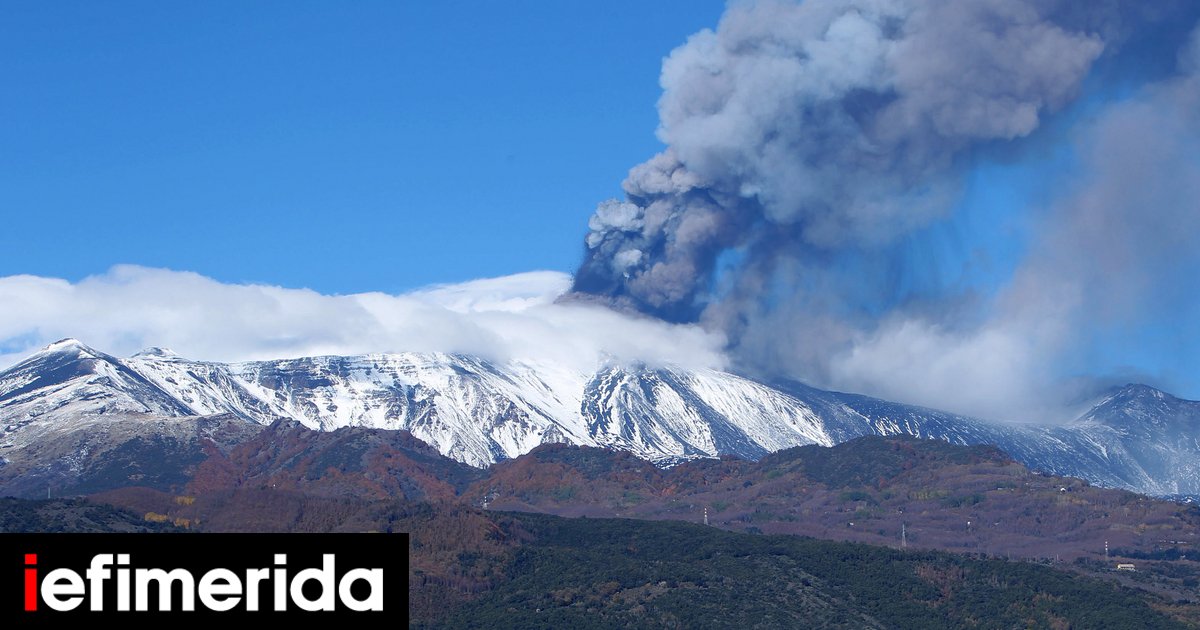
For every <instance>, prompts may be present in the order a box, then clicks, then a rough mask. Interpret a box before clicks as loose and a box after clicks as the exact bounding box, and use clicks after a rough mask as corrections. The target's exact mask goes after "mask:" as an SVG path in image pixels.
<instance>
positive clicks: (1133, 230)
mask: <svg viewBox="0 0 1200 630" xmlns="http://www.w3.org/2000/svg"><path fill="white" fill-rule="evenodd" d="M1147 4H1149V5H1150V6H1147ZM1197 15H1198V11H1197V8H1196V7H1193V6H1191V5H1189V4H1188V3H1176V2H1159V3H1138V2H1132V1H1130V2H1125V1H1119V0H1110V1H1106V2H1087V3H1081V2H1069V1H1066V0H1063V1H1057V2H1056V1H1046V0H979V1H974V2H951V1H947V0H825V1H821V0H810V1H808V2H804V3H796V2H783V1H769V0H764V1H759V2H735V3H732V4H731V5H730V7H729V8H728V10H727V11H726V14H725V15H724V16H723V18H722V19H721V22H720V24H719V25H718V27H717V28H716V30H715V31H709V30H705V31H701V32H700V33H697V34H695V35H693V36H692V37H691V38H690V39H689V40H688V41H687V43H686V44H684V45H683V46H681V47H679V48H678V49H676V50H675V51H673V52H672V53H671V54H670V56H669V57H668V58H667V59H665V60H664V63H663V70H662V78H661V83H662V87H663V95H662V97H661V99H660V101H659V104H658V109H659V114H660V127H659V129H658V136H659V138H660V139H661V140H662V141H663V142H664V144H665V145H666V147H667V148H666V149H665V150H664V151H663V152H662V153H660V154H659V155H657V156H654V157H653V158H651V159H650V160H649V161H647V162H645V163H643V164H641V165H638V166H635V167H634V168H633V169H631V171H630V174H629V177H628V178H627V179H626V180H625V182H624V184H623V189H624V191H625V193H626V199H625V200H610V201H606V202H604V203H602V204H600V206H599V207H598V208H597V210H596V212H595V214H594V215H593V217H592V218H591V220H590V221H589V225H588V227H589V233H588V235H587V239H586V255H585V260H584V262H583V264H582V265H581V267H580V269H579V271H578V273H577V274H576V278H575V283H574V290H575V291H576V292H577V293H582V294H590V295H592V296H601V297H603V298H605V299H607V300H610V301H611V302H612V303H614V304H616V305H618V306H621V307H624V308H633V309H637V310H640V311H643V312H646V313H650V314H653V315H655V316H658V317H661V318H663V319H666V320H669V321H682V322H691V321H699V322H702V323H703V324H704V325H705V326H706V327H707V328H709V329H710V330H716V331H721V332H722V333H724V334H725V335H726V336H727V337H728V338H729V339H730V352H731V353H732V355H733V356H734V358H735V360H736V361H738V362H739V364H740V366H741V368H742V369H743V370H745V371H748V372H752V373H757V374H758V375H760V376H767V377H795V378H801V379H804V380H807V381H810V382H814V383H816V384H820V385H825V386H831V387H839V388H845V389H854V390H857V391H866V392H870V393H874V394H878V395H884V396H888V397H892V398H897V399H901V400H908V401H912V402H918V403H923V404H930V405H936V406H942V407H947V408H951V409H955V410H959V411H965V412H969V413H975V414H979V415H986V416H1005V417H1017V416H1028V415H1030V414H1036V413H1039V412H1040V410H1042V409H1044V408H1045V407H1046V406H1047V405H1048V404H1053V403H1056V402H1058V401H1056V400H1055V401H1052V400H1050V398H1053V397H1055V396H1060V395H1061V394H1062V393H1063V391H1064V389H1063V387H1062V386H1061V383H1062V381H1063V379H1064V378H1065V377H1067V376H1070V375H1072V374H1070V372H1071V371H1072V370H1075V371H1079V372H1082V373H1089V372H1094V371H1095V370H1094V369H1093V368H1095V367H1096V366H1094V365H1088V361H1089V359H1088V357H1089V356H1090V355H1093V354H1095V353H1094V352H1093V351H1091V350H1090V348H1094V347H1097V346H1105V347H1111V346H1112V344H1113V343H1116V341H1115V340H1119V339H1120V338H1121V337H1122V335H1123V334H1124V335H1125V336H1128V334H1131V333H1136V332H1137V331H1144V330H1145V329H1146V328H1147V327H1148V326H1153V325H1161V326H1169V324H1170V323H1169V322H1164V321H1162V315H1160V313H1161V312H1163V310H1164V309H1173V312H1176V313H1178V312H1180V311H1181V310H1182V311H1187V309H1188V308H1192V307H1193V306H1194V305H1195V298H1192V297H1189V296H1187V295H1185V294H1186V292H1181V291H1180V290H1179V288H1178V286H1174V288H1172V286H1171V284H1172V283H1171V282H1164V278H1171V279H1178V278H1180V277H1181V273H1182V272H1184V271H1187V270H1189V269H1190V270H1195V269H1196V267H1195V266H1194V262H1195V260H1196V255H1195V254H1194V253H1193V252H1195V251H1197V249H1200V248H1197V247H1196V245H1197V244H1198V243H1197V241H1198V240H1200V237H1198V236H1197V234H1200V232H1197V231H1196V230H1195V227H1197V226H1196V225H1195V224H1196V221H1197V217H1200V212H1197V207H1196V201H1195V200H1196V199H1197V198H1198V197H1197V196H1196V195H1195V192H1196V191H1195V190H1194V188H1195V186H1196V184H1195V182H1197V181H1200V180H1198V179H1197V178H1196V175H1197V174H1198V173H1196V172H1195V169H1196V161H1197V157H1196V154H1195V149H1194V147H1195V146H1200V145H1197V144H1195V139H1196V129H1197V124H1196V120H1195V116H1193V115H1192V112H1195V111H1197V110H1196V108H1195V104H1196V103H1195V102H1194V98H1193V97H1194V94H1195V79H1194V78H1193V77H1194V75H1193V74H1192V73H1193V72H1194V71H1195V69H1196V67H1197V65H1200V62H1198V61H1197V59H1200V56H1197V53H1196V52H1195V51H1196V49H1197V47H1196V45H1195V44H1194V41H1193V43H1192V44H1191V47H1190V48H1185V49H1184V51H1183V52H1180V47H1181V45H1183V44H1184V41H1183V40H1184V37H1183V35H1184V34H1186V33H1187V32H1188V30H1189V29H1190V28H1191V26H1192V25H1194V24H1195V19H1196V16H1197ZM1189 107H1190V109H1189ZM1047 152H1050V153H1054V152H1059V153H1066V154H1068V155H1069V156H1070V157H1069V159H1068V160H1067V161H1068V162H1069V165H1067V166H1062V168H1061V169H1059V172H1056V173H1054V174H1053V177H1051V176H1049V175H1047V176H1045V177H1044V178H1043V179H1044V180H1045V181H1044V184H1045V185H1046V186H1048V187H1050V188H1051V189H1052V190H1053V193H1052V194H1051V195H1050V197H1051V199H1050V200H1049V201H1048V203H1046V204H1045V207H1032V206H1018V207H1012V208H1010V209H1008V212H1009V213H1011V214H1012V215H1014V216H1017V217H1020V222H1023V223H1026V224H1028V226H1029V229H1028V234H1029V236H1028V237H1027V238H1026V242H1024V243H1022V248H1021V249H1022V250H1023V253H1024V258H1023V259H1021V260H1020V261H1015V262H1014V263H1013V264H1012V267H1013V270H1012V272H1011V274H1010V276H1009V277H1008V278H1007V279H1005V280H1003V281H997V282H993V283H991V284H990V285H989V286H960V285H954V284H953V283H951V285H950V286H944V285H941V284H940V283H938V282H936V281H928V277H927V276H929V275H930V274H929V273H928V268H933V269H944V268H945V267H946V266H947V265H953V264H955V263H956V262H960V261H956V260H931V259H932V258H936V257H937V252H936V251H935V250H933V249H932V248H931V247H930V246H931V242H930V238H931V236H930V235H931V234H935V233H937V231H938V228H939V226H947V225H949V226H953V225H954V223H955V221H956V220H959V215H960V214H962V213H963V212H964V189H965V187H966V185H967V182H968V181H969V179H970V178H971V176H972V174H973V173H976V172H977V171H978V169H979V168H980V167H981V165H982V164H986V163H1015V164H1018V165H1020V164H1021V163H1022V162H1030V163H1032V162H1034V161H1036V160H1037V159H1044V156H1045V154H1046V153H1047ZM973 245H979V244H977V243H976V244H973ZM983 247H984V249H985V250H986V243H984V244H983ZM982 255H983V256H984V257H987V255H988V252H987V251H984V252H983V254H982ZM1188 265H1193V266H1191V267H1188ZM933 275H935V276H936V274H933ZM1194 310H1195V309H1193V311H1194ZM1106 344H1107V346H1106ZM1092 358H1095V357H1092ZM1110 358H1111V357H1110ZM1107 367H1121V366H1107ZM1052 393H1053V394H1055V396H1052Z"/></svg>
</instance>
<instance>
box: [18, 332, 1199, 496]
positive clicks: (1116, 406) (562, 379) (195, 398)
mask: <svg viewBox="0 0 1200 630" xmlns="http://www.w3.org/2000/svg"><path fill="white" fill-rule="evenodd" d="M1198 409H1200V403H1193V402H1189V401H1182V400H1179V399H1177V398H1173V397H1171V396H1169V395H1166V394H1163V393H1162V392H1157V390H1153V389H1151V388H1146V387H1143V386H1131V387H1128V388H1124V389H1122V390H1118V391H1114V392H1111V393H1110V394H1108V395H1106V396H1105V397H1103V398H1102V399H1101V400H1098V401H1097V403H1096V405H1095V406H1094V407H1093V408H1092V409H1091V411H1089V412H1088V413H1087V414H1085V415H1084V416H1083V417H1081V418H1079V419H1077V420H1075V421H1073V422H1071V423H1068V424H1066V425H1062V426H1055V427H1049V426H1047V427H1039V426H1028V425H1023V426H1017V425H999V424H991V423H987V422H984V421H980V420H976V419H972V418H966V417H963V416H957V415H954V414H949V413H945V412H941V411H937V410H932V409H925V408H921V407H914V406H909V405H902V404H897V403H891V402H887V401H882V400H878V399H873V398H869V397H865V396H859V395H854V394H843V393H838V392H829V391H824V390H819V389H815V388H811V387H808V386H805V385H802V384H798V383H776V384H774V385H773V386H768V385H766V384H763V383H759V382H756V381H753V380H749V379H746V378H742V377H739V376H736V375H733V374H729V373H725V372H719V371H714V370H685V369H680V368H649V367H645V366H607V367H603V368H601V369H599V370H598V371H596V372H595V373H591V374H587V373H580V372H577V371H573V370H570V369H566V368H564V367H562V366H559V365H550V364H543V363H533V362H522V361H507V362H502V363H500V362H492V361H487V360H484V359H480V358H477V357H468V356H461V355H451V354H439V353H399V354H375V355H363V356H357V357H310V358H301V359H288V360H278V361H257V362H248V363H237V364H222V363H210V362H199V361H190V360H187V359H184V358H182V357H179V356H177V355H174V354H173V353H171V352H170V351H166V350H162V349H157V348H153V349H150V350H147V351H144V352H142V353H139V354H137V355H135V356H133V357H130V358H128V359H116V358H114V357H111V356H108V355H105V354H103V353H100V352H97V351H95V350H91V349H90V348H87V347H86V346H84V345H83V344H81V343H79V342H77V341H73V340H66V341H63V342H59V343H56V344H52V345H51V346H50V347H48V348H47V349H46V350H44V351H43V352H41V353H38V354H36V355H34V356H33V357H30V358H29V359H28V360H26V361H24V362H22V363H21V364H19V365H17V366H15V367H14V368H12V369H10V370H8V371H5V372H3V373H0V429H2V431H0V465H2V462H3V459H2V456H3V455H4V453H5V452H6V451H5V447H8V449H13V448H20V447H21V445H23V444H27V443H28V439H27V438H28V435H22V434H27V433H28V432H27V431H25V430H24V428H23V427H26V426H27V425H29V423H30V422H31V421H32V420H33V419H37V420H38V421H39V422H40V423H42V424H43V425H44V424H45V423H48V422H49V423H52V422H55V421H57V422H60V423H66V424H68V425H71V426H77V425H86V424H87V423H90V422H95V421H96V419H98V418H102V417H105V416H109V415H112V414H117V413H119V414H122V415H125V416H130V415H132V416H138V415H139V414H141V415H144V416H146V417H148V418H149V417H156V416H157V417H182V416H212V415H217V414H228V415H231V416H235V417H238V418H241V419H242V420H244V421H248V422H251V423H256V424H268V423H271V422H273V421H274V420H276V419H278V418H290V419H294V420H297V421H299V422H301V423H302V424H304V425H305V426H307V427H309V428H312V429H317V430H332V429H336V428H339V427H345V426H364V427H371V428H382V429H407V430H409V431H411V432H412V433H413V435H415V436H416V437H418V438H420V439H421V440H424V441H426V442H427V443H429V444H431V445H432V446H434V447H435V448H436V449H437V450H438V451H439V452H441V453H443V454H444V455H447V456H449V457H452V458H454V459H456V460H458V461H462V462H465V463H468V464H471V465H474V466H486V465H488V464H491V463H493V462H496V461H499V460H502V459H506V458H512V457H516V456H517V455H520V454H522V453H526V452H528V451H529V450H531V449H533V448H534V447H536V446H537V445H539V444H543V443H548V442H567V443H572V444H578V445H587V446H604V447H610V448H615V449H621V450H626V451H629V452H632V453H633V454H635V455H637V456H639V457H642V458H645V459H649V460H651V461H654V462H656V463H659V464H670V463H673V462H678V461H682V460H685V459H691V458H697V457H713V456H717V455H721V454H734V455H738V456H740V457H747V458H757V457H760V456H762V455H764V454H766V453H769V452H772V451H775V450H779V449H782V448H787V447H791V446H797V445H804V444H820V445H826V446H828V445H832V444H837V443H840V442H844V441H846V440H849V439H852V438H854V437H859V436H863V435H897V434H907V435H914V436H919V437H927V438H935V439H940V440H945V441H949V442H954V443H958V444H994V445H997V446H999V447H1000V448H1002V449H1004V450H1005V451H1007V452H1009V453H1010V454H1011V455H1012V456H1013V457H1014V458H1016V459H1018V460H1019V461H1022V462H1023V463H1026V464H1027V465H1029V466H1031V467H1033V468H1035V469H1039V470H1044V471H1047V472H1052V473H1055V474H1063V475H1071V476H1077V477H1082V478H1085V479H1089V480H1091V481H1092V482H1094V483H1097V484H1101V485H1106V486H1116V487H1126V488H1130V489H1134V490H1138V491H1141V492H1146V493H1152V494H1166V493H1192V492H1200V470H1197V466H1198V463H1197V462H1200V442H1198V435H1200V429H1198V427H1197V425H1198V424H1200V420H1198V419H1200V410H1198ZM29 435H32V434H29ZM9 452H11V451H9Z"/></svg>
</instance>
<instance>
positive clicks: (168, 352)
mask: <svg viewBox="0 0 1200 630" xmlns="http://www.w3.org/2000/svg"><path fill="white" fill-rule="evenodd" d="M130 358H131V359H160V360H172V359H182V358H183V357H181V356H179V353H177V352H175V351H174V350H172V349H170V348H160V347H158V346H151V347H149V348H146V349H145V350H142V351H141V352H139V353H137V354H135V355H133V356H132V357H130Z"/></svg>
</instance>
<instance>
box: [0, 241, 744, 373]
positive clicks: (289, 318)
mask: <svg viewBox="0 0 1200 630" xmlns="http://www.w3.org/2000/svg"><path fill="white" fill-rule="evenodd" d="M569 286H570V278H569V277H568V276H566V275H565V274H560V273H555V272H531V273H524V274H517V275H513V276H506V277H501V278H491V279H484V280H474V281H471V282H465V283H462V284H454V285H440V286H434V287H429V288H425V289H421V290H417V291H413V292H411V293H407V294H403V295H388V294H384V293H361V294H354V295H323V294H320V293H317V292H315V291H311V290H307V289H287V288H282V287H276V286H267V285H255V284H225V283H222V282H218V281H216V280H213V279H211V278H207V277H204V276H202V275H199V274H196V273H190V272H179V271H170V270H166V269H150V268H145V267H136V266H128V265H122V266H117V267H114V268H112V269H111V270H109V271H108V272H107V273H104V274H101V275H97V276H92V277H89V278H85V279H83V280H81V281H79V282H76V283H71V282H68V281H66V280H61V279H58V278H44V277H37V276H28V275H22V276H8V277H3V278H0V367H8V366H10V365H12V364H13V363H15V362H16V361H18V360H20V359H21V358H23V357H24V356H27V355H28V354H30V353H32V352H33V351H35V350H37V349H38V348H40V347H41V346H44V345H45V344H47V343H50V342H52V341H55V340H57V339H60V338H63V337H75V338H78V339H80V340H81V341H83V342H84V343H87V344H89V345H91V346H93V347H95V348H96V349H98V350H101V351H104V352H108V353H111V354H114V355H117V356H127V355H130V354H133V353H135V352H137V351H139V350H141V349H143V348H145V347H149V346H163V347H169V348H171V349H173V350H175V351H176V352H178V353H180V354H182V355H184V356H186V357H189V358H193V359H200V360H211V361H243V360H258V359H275V358H290V357H300V356H314V355H326V354H341V355H347V354H362V353H371V352H405V351H418V352H433V351H438V352H457V353H465V354H473V355H478V356H482V357H485V358H489V359H492V360H498V361H503V360H506V359H510V358H519V359H525V360H538V361H554V362H557V363H562V364H565V365H567V366H570V367H574V368H576V369H580V370H591V369H594V368H595V367H596V366H597V365H598V364H600V363H601V362H604V361H606V360H613V359H615V360H618V361H643V362H647V363H650V364H678V365H688V366H704V367H720V366H722V365H723V364H724V357H723V355H722V354H721V347H722V345H723V342H724V340H723V339H722V338H721V337H719V336H717V335H713V334H710V333H706V332H704V331H703V330H702V329H700V328H699V327H698V326H681V325H670V324H666V323H664V322H661V321H657V320H651V319H647V318H642V317H636V316H630V315H624V314H620V313H617V312H614V311H611V310H608V309H605V308H602V307H599V306H595V305H590V304H579V303H573V304H555V303H554V300H555V298H557V297H558V296H559V295H561V294H562V293H563V292H564V291H565V290H566V289H567V288H568V287H569Z"/></svg>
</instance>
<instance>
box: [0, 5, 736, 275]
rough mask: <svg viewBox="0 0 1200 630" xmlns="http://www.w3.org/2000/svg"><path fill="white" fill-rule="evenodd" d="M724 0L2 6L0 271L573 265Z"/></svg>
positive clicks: (267, 271) (350, 270)
mask: <svg viewBox="0 0 1200 630" xmlns="http://www.w3.org/2000/svg"><path fill="white" fill-rule="evenodd" d="M723 6H724V3H723V2H719V1H711V0H708V1H696V0H687V1H682V0H662V1H655V2H633V1H627V0H622V1H616V2H613V1H609V2H603V3H586V4H585V3H575V2H572V3H559V2H547V1H541V2H534V1H527V0H517V1H509V2H459V1H448V2H430V3H411V2H406V3H397V2H356V3H353V4H352V5H349V4H344V3H332V2H255V3H244V2H206V3H177V2H123V3H120V4H107V3H93V2H64V3H44V2H15V3H6V4H5V5H4V6H3V8H0V59H3V60H4V61H3V62H0V82H2V83H3V85H5V86H6V87H5V89H4V92H3V95H2V96H0V119H2V120H4V121H5V123H4V124H3V125H0V212H2V213H3V216H4V222H5V226H4V230H2V231H0V251H2V252H3V254H2V255H0V276H5V275H11V274H22V273H25V274H36V275H42V276H51V277H59V278H65V279H68V280H77V279H80V278H82V277H85V276H88V275H91V274H96V273H101V272H103V271H105V270H107V269H108V268H109V267H111V266H112V265H114V264H118V263H134V264H139V265H145V266H151V267H166V268H172V269H183V270H189V271H196V272H199V273H202V274H204V275H207V276H210V277H213V278H215V279H218V280H221V281H226V282H263V283H271V284H279V285H283V286H291V287H309V288H313V289H315V290H318V291H321V292H325V293H350V292H358V291H365V290H380V291H388V292H397V291H402V290H406V289H409V288H412V287H417V286H422V285H426V284H429V283H437V282H453V281H460V280H465V279H470V278H476V277H484V276H496V275H501V274H506V273H513V272H520V271H526V270H530V269H554V270H561V271H570V270H572V269H573V268H574V267H575V266H576V264H577V263H578V262H579V259H580V256H581V249H582V237H583V234H584V231H585V229H586V221H587V217H588V216H589V214H590V213H591V211H592V209H593V208H594V206H595V204H596V202H598V201H600V200H603V199H605V198H608V197H613V196H617V195H619V194H620V189H619V185H620V182H621V180H622V179H623V178H624V176H625V174H626V172H627V170H628V169H629V167H630V166H632V165H634V164H637V163H638V162H640V161H642V160H644V159H645V158H646V157H648V156H650V155H652V154H653V153H654V152H655V151H657V150H659V148H660V145H659V143H658V142H657V140H656V139H655V137H654V129H655V126H656V124H657V114H656V111H655V108H654V105H655V102H656V100H657V98H658V95H659V92H660V90H659V87H658V72H659V66H660V63H661V59H662V57H663V56H664V55H666V54H667V53H669V52H670V51H671V49H672V48H674V47H675V46H677V45H679V44H681V43H683V42H684V41H685V39H686V37H687V36H688V35H689V34H691V33H693V32H695V31H697V30H699V29H700V28H703V27H706V26H712V25H715V23H716V21H717V19H718V17H719V15H720V13H721V10H722V8H723Z"/></svg>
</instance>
